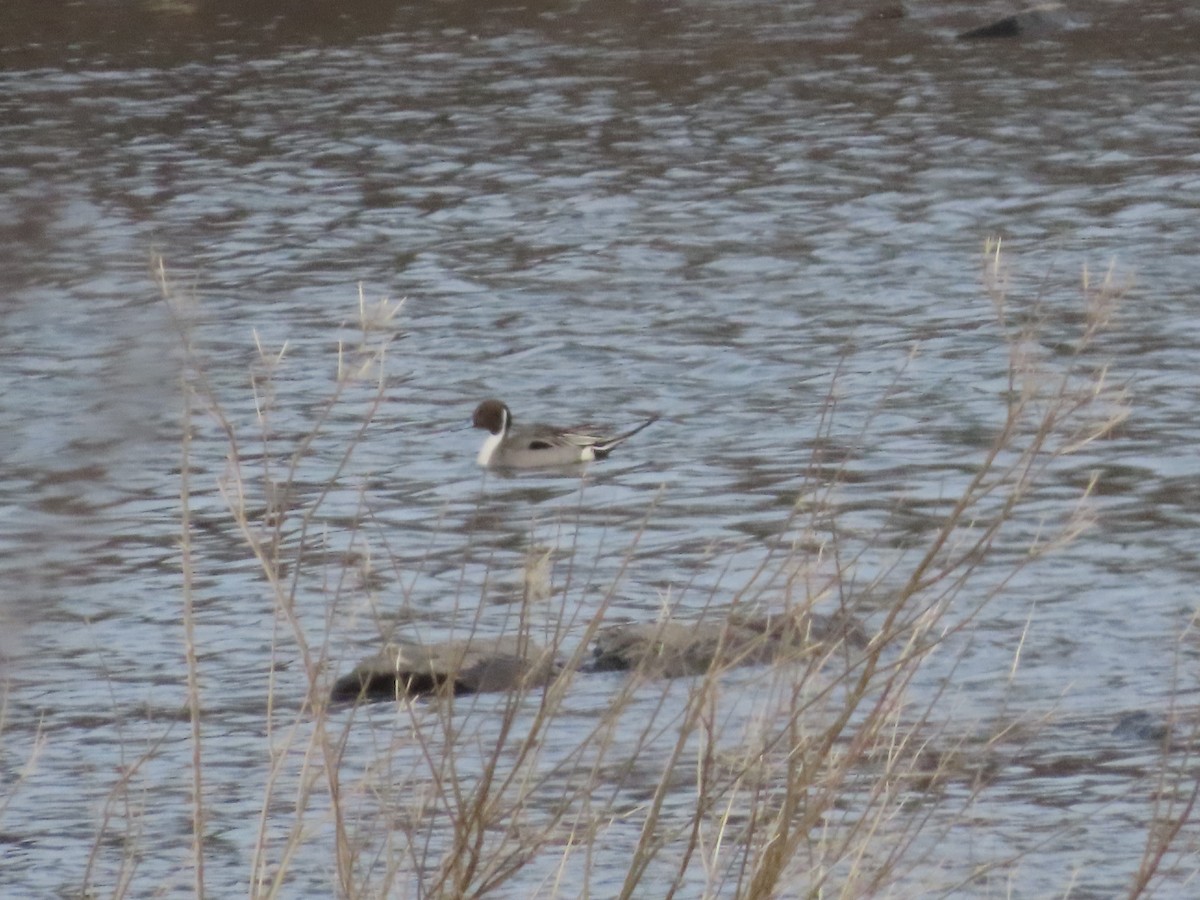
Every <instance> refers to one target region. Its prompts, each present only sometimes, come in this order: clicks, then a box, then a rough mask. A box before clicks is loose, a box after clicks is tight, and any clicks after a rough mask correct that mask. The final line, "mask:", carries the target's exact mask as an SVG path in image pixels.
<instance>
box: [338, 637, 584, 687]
mask: <svg viewBox="0 0 1200 900" xmlns="http://www.w3.org/2000/svg"><path fill="white" fill-rule="evenodd" d="M560 669H561V667H560V666H559V664H558V662H557V661H556V660H555V658H554V655H553V654H552V653H550V652H549V651H547V650H545V649H543V648H542V647H540V646H538V645H537V644H535V643H534V642H533V641H531V640H529V639H528V638H525V637H522V636H516V637H499V638H482V637H480V638H467V639H464V640H457V641H447V642H445V643H440V644H421V643H418V642H416V641H397V642H395V643H391V644H388V645H387V646H386V647H384V649H383V650H382V651H381V652H379V653H377V654H376V655H375V656H372V657H370V658H369V659H365V660H363V661H362V662H361V663H359V664H358V665H357V666H355V667H354V670H353V671H351V672H350V673H349V674H348V675H343V676H342V677H341V678H339V679H338V680H337V682H336V683H335V684H334V686H333V691H332V692H331V699H332V700H333V701H334V702H341V701H355V700H364V699H365V700H396V699H400V698H405V697H419V696H424V695H429V694H436V693H439V692H443V691H444V692H447V693H452V694H454V695H456V696H457V695H461V694H478V693H484V692H488V691H512V690H517V689H520V688H528V687H539V686H541V685H544V684H547V683H548V682H550V681H551V680H552V679H553V678H554V677H555V676H556V675H557V674H558V673H559V671H560Z"/></svg>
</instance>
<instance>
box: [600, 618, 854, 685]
mask: <svg viewBox="0 0 1200 900" xmlns="http://www.w3.org/2000/svg"><path fill="white" fill-rule="evenodd" d="M838 643H841V644H845V645H847V646H851V647H862V646H865V645H866V643H867V637H866V634H865V633H864V631H863V629H862V627H861V626H860V625H859V623H858V622H856V621H855V620H854V619H853V618H851V617H850V616H848V615H845V614H842V613H837V614H834V615H830V616H825V615H819V614H816V613H810V612H807V611H803V612H784V613H776V614H759V615H745V614H738V613H733V614H731V615H729V616H728V617H727V618H725V619H723V620H721V621H699V622H681V621H678V620H672V619H668V620H666V621H662V622H650V623H635V624H630V625H613V626H611V627H609V628H606V629H604V630H603V631H601V632H600V634H599V635H598V636H597V638H596V644H595V650H594V655H593V660H592V664H591V668H592V669H593V670H594V671H600V672H611V671H626V670H634V669H636V670H638V671H640V672H644V673H646V674H650V675H658V676H662V677H665V678H678V677H681V676H685V675H701V674H703V673H705V672H707V671H709V670H710V669H712V668H714V667H733V666H743V665H754V664H764V663H769V662H774V661H776V660H780V659H788V658H798V657H800V656H803V655H806V654H810V653H814V652H820V651H824V650H828V649H829V648H831V647H833V646H834V645H835V644H838Z"/></svg>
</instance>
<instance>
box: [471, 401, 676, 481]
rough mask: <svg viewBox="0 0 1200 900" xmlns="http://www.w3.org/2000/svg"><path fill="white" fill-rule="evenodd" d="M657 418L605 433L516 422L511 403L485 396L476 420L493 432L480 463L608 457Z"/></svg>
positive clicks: (512, 465)
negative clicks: (636, 425)
mask: <svg viewBox="0 0 1200 900" xmlns="http://www.w3.org/2000/svg"><path fill="white" fill-rule="evenodd" d="M657 420H658V416H651V417H650V418H649V419H647V420H646V421H645V422H643V423H642V424H641V425H639V426H638V427H637V428H634V429H632V430H631V431H626V432H625V433H624V434H618V435H616V436H615V437H604V436H600V435H594V434H587V433H583V432H578V431H572V430H570V429H564V428H555V427H553V426H551V425H514V424H513V417H512V413H511V412H510V411H509V409H508V407H507V406H505V405H504V404H503V403H501V402H500V401H499V400H484V401H483V402H482V403H480V404H479V405H478V406H477V407H475V416H474V418H473V419H472V424H473V425H474V426H475V427H476V428H482V429H484V430H485V431H487V432H489V434H488V436H487V437H486V438H485V439H484V441H483V446H482V447H480V448H479V457H478V462H479V465H481V466H484V467H485V468H497V469H540V468H548V467H554V466H569V465H573V464H575V463H583V462H591V461H592V460H593V459H604V458H605V457H606V456H608V454H609V453H611V452H612V449H613V448H614V447H616V446H617V444H619V443H621V442H622V441H624V440H627V439H629V438H631V437H633V436H634V435H635V434H637V433H638V432H639V431H641V430H642V429H643V428H645V427H646V426H647V425H650V424H652V423H654V422H656V421H657Z"/></svg>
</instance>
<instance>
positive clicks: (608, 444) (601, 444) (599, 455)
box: [592, 413, 659, 459]
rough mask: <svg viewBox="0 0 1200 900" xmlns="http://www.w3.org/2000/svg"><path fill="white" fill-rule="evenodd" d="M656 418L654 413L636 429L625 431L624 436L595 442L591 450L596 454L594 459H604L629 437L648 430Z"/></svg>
mask: <svg viewBox="0 0 1200 900" xmlns="http://www.w3.org/2000/svg"><path fill="white" fill-rule="evenodd" d="M658 418H659V417H658V414H657V413H655V414H654V415H652V416H651V417H650V418H648V419H647V420H646V421H645V422H643V423H642V424H641V425H639V426H637V427H636V428H633V429H631V430H629V431H626V432H625V433H624V434H618V435H617V436H616V437H610V438H607V439H605V440H603V441H597V442H596V443H595V444H593V445H592V450H593V452H595V454H596V459H604V457H606V456H608V454H609V453H611V452H612V449H613V448H614V447H616V446H617V445H618V444H621V443H624V442H625V441H627V440H629V439H630V438H631V437H633V436H634V435H635V434H637V433H638V432H639V431H641V430H642V429H643V428H649V427H650V426H651V425H653V424H654V423H655V422H657V421H658Z"/></svg>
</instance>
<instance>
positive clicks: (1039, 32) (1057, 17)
mask: <svg viewBox="0 0 1200 900" xmlns="http://www.w3.org/2000/svg"><path fill="white" fill-rule="evenodd" d="M1070 27H1071V19H1070V17H1069V16H1068V15H1067V13H1066V11H1065V10H1064V9H1063V6H1062V4H1061V3H1043V4H1041V5H1039V6H1034V7H1031V8H1030V9H1027V10H1025V11H1024V12H1019V13H1014V14H1013V15H1011V16H1005V17H1004V18H1002V19H996V20H995V21H993V22H989V23H988V24H986V25H981V26H979V27H978V28H972V29H970V30H969V31H964V32H962V33H961V34H960V35H959V36H958V39H959V40H960V41H977V40H994V39H997V38H1016V37H1028V36H1031V35H1032V36H1046V35H1051V34H1055V33H1057V32H1061V31H1065V30H1066V29H1068V28H1070Z"/></svg>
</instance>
